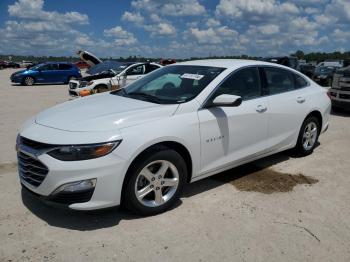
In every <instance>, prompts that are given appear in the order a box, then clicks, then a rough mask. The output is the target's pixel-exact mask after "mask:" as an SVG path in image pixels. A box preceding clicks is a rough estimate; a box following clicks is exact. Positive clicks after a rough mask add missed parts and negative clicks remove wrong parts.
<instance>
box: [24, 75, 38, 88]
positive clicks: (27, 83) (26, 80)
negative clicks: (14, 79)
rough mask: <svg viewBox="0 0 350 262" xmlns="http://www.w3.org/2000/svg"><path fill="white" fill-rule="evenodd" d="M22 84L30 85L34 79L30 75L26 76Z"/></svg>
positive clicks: (33, 82)
mask: <svg viewBox="0 0 350 262" xmlns="http://www.w3.org/2000/svg"><path fill="white" fill-rule="evenodd" d="M23 84H24V85H26V86H32V85H34V84H35V80H34V78H33V77H31V76H26V77H25V78H24V79H23Z"/></svg>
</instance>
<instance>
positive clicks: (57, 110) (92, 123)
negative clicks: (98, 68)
mask: <svg viewBox="0 0 350 262" xmlns="http://www.w3.org/2000/svg"><path fill="white" fill-rule="evenodd" d="M177 107H178V105H159V104H154V103H149V102H145V101H141V100H136V99H131V98H126V97H121V96H118V95H112V94H109V93H105V94H98V95H93V96H89V97H84V98H79V99H75V100H72V101H68V102H65V103H63V104H60V105H57V106H54V107H52V108H49V109H47V110H45V111H43V112H41V113H39V114H38V115H37V116H36V118H35V122H36V123H37V124H39V125H43V126H47V127H51V128H56V129H60V130H66V131H72V132H84V131H110V130H116V129H121V128H125V127H128V126H133V125H138V124H142V123H145V122H149V121H155V120H158V119H160V118H164V117H170V116H171V115H173V114H174V113H175V111H176V109H177Z"/></svg>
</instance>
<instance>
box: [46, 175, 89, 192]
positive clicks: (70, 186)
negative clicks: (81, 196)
mask: <svg viewBox="0 0 350 262" xmlns="http://www.w3.org/2000/svg"><path fill="white" fill-rule="evenodd" d="M95 186H96V178H94V179H87V180H81V181H76V182H71V183H67V184H64V185H62V186H60V187H59V188H57V189H56V190H55V191H54V192H53V193H52V195H55V194H57V193H61V192H66V193H73V192H80V191H86V190H90V189H93V188H95Z"/></svg>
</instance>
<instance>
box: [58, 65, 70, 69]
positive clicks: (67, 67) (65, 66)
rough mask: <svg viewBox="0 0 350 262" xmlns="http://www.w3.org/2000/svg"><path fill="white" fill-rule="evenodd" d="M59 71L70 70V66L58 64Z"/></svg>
mask: <svg viewBox="0 0 350 262" xmlns="http://www.w3.org/2000/svg"><path fill="white" fill-rule="evenodd" d="M59 68H60V70H71V69H72V66H71V65H68V64H59Z"/></svg>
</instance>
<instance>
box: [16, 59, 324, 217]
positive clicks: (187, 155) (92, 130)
mask: <svg viewBox="0 0 350 262" xmlns="http://www.w3.org/2000/svg"><path fill="white" fill-rule="evenodd" d="M330 105H331V103H330V99H329V97H328V96H327V92H326V90H325V89H323V88H322V87H320V86H318V85H317V84H316V83H314V82H313V81H312V80H310V79H309V78H307V77H306V76H304V75H302V74H300V73H299V72H297V71H295V70H293V69H290V68H287V67H284V66H281V65H277V64H270V63H267V62H260V61H245V60H201V61H189V62H184V63H178V64H175V65H170V66H167V67H164V68H161V69H159V70H156V71H154V72H152V73H150V74H149V75H147V76H145V77H143V78H142V79H139V80H137V81H135V82H134V83H132V84H130V85H128V86H126V87H125V88H123V89H120V90H117V91H112V92H108V93H104V94H98V95H95V96H91V97H87V98H79V99H76V100H73V101H68V102H65V103H63V104H60V105H57V106H54V107H52V108H50V109H47V110H45V111H43V112H41V113H39V114H38V115H37V116H35V117H34V118H32V119H30V120H28V121H27V122H26V123H25V124H24V125H23V127H22V129H21V131H20V133H19V135H18V138H17V152H18V167H19V177H20V182H21V184H22V186H23V190H26V191H29V192H31V193H33V194H34V195H35V196H37V197H38V198H41V199H44V200H46V201H49V202H54V203H58V204H62V205H65V206H68V207H69V208H71V209H75V210H93V209H99V208H105V207H110V206H115V205H122V206H125V207H126V208H128V209H129V210H131V211H133V212H136V213H138V214H142V215H153V214H157V213H160V212H163V211H165V210H167V209H168V208H170V207H171V206H172V205H173V204H174V203H175V202H176V201H178V199H179V197H180V196H181V192H182V191H183V188H184V185H185V184H186V183H191V182H194V181H197V180H200V179H203V178H205V177H208V176H211V175H213V174H216V173H219V172H222V171H224V170H227V169H230V168H233V167H235V166H238V165H242V164H244V163H247V162H250V161H253V160H256V159H259V158H262V157H265V156H268V155H272V154H275V153H277V152H280V151H283V150H287V149H292V148H293V149H294V150H296V151H297V152H298V153H299V154H300V155H304V156H305V155H308V154H311V153H312V152H313V150H314V148H315V145H316V144H317V140H318V137H319V135H320V134H321V133H322V132H324V131H325V130H327V128H328V121H329V112H330V108H331V107H330Z"/></svg>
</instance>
